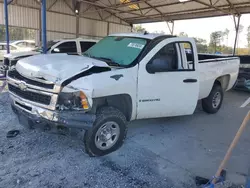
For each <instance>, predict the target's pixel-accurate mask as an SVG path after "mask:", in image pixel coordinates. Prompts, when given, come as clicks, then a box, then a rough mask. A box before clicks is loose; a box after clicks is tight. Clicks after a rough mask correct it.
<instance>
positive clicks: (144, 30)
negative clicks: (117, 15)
mask: <svg viewBox="0 0 250 188" xmlns="http://www.w3.org/2000/svg"><path fill="white" fill-rule="evenodd" d="M133 31H134V32H136V33H144V32H146V29H145V28H143V27H142V26H141V25H136V26H134V27H133Z"/></svg>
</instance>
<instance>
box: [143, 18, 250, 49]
mask: <svg viewBox="0 0 250 188" xmlns="http://www.w3.org/2000/svg"><path fill="white" fill-rule="evenodd" d="M249 20H250V14H245V15H242V17H241V21H240V24H241V25H242V26H243V27H244V28H243V31H242V33H240V35H239V40H238V46H239V47H242V48H243V47H246V46H247V40H246V34H247V28H248V26H250V21H249ZM141 26H142V27H143V28H145V29H146V30H147V31H148V32H150V33H152V32H155V31H164V32H165V33H167V34H169V33H170V32H169V30H168V27H167V24H166V23H165V22H157V23H148V24H141ZM155 28H157V30H156V29H155ZM225 29H229V31H230V32H229V37H228V41H225V43H228V46H233V44H234V38H235V28H234V21H233V17H232V16H223V17H214V18H202V19H192V20H183V21H175V26H174V35H178V34H179V33H180V32H185V33H187V34H188V36H189V37H199V38H203V39H205V40H207V43H209V40H210V33H212V32H214V31H225Z"/></svg>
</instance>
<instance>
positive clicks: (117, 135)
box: [84, 107, 127, 157]
mask: <svg viewBox="0 0 250 188" xmlns="http://www.w3.org/2000/svg"><path fill="white" fill-rule="evenodd" d="M126 123H127V121H126V117H125V116H124V115H123V113H122V112H120V111H119V110H118V109H116V108H113V107H104V108H101V109H100V110H99V111H98V112H97V115H96V120H95V122H94V124H93V127H92V128H91V129H89V130H87V131H86V132H85V135H84V145H85V150H86V152H87V153H88V154H89V155H90V156H92V157H93V156H103V155H107V154H109V153H111V152H113V151H115V150H117V149H118V148H120V147H121V146H122V144H123V142H124V140H125V137H126V134H127V126H126Z"/></svg>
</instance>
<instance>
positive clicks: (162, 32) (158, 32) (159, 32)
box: [154, 30, 165, 34]
mask: <svg viewBox="0 0 250 188" xmlns="http://www.w3.org/2000/svg"><path fill="white" fill-rule="evenodd" d="M154 33H157V34H165V32H164V31H162V30H161V31H154Z"/></svg>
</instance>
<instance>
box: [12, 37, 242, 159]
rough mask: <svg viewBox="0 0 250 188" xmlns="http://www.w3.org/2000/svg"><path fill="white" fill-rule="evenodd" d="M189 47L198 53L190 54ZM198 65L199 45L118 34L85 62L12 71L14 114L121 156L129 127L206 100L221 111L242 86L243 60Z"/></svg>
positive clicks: (48, 59)
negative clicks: (76, 131)
mask: <svg viewBox="0 0 250 188" xmlns="http://www.w3.org/2000/svg"><path fill="white" fill-rule="evenodd" d="M186 48H189V49H191V53H186V50H185V49H186ZM200 58H201V59H202V60H198V55H197V51H196V45H195V42H194V40H193V39H190V38H179V37H174V36H166V35H155V34H145V35H144V34H133V33H132V34H131V33H130V34H114V35H110V36H108V37H105V38H104V39H102V40H101V41H100V42H99V43H97V44H96V45H94V46H93V47H92V48H90V49H89V50H88V51H86V52H85V54H84V55H83V56H73V55H67V54H51V55H50V54H49V55H36V56H32V57H28V58H24V59H21V60H19V61H18V63H17V65H16V69H15V70H10V71H8V87H9V93H10V96H11V97H12V99H13V102H12V109H13V111H14V112H15V113H16V114H17V116H18V117H19V120H20V123H21V124H23V125H28V126H38V125H39V124H42V125H46V126H48V125H49V126H64V127H69V128H71V127H77V128H80V129H85V130H86V132H85V136H84V144H85V150H86V151H87V153H88V154H89V155H90V156H101V155H105V154H108V153H110V152H113V151H115V150H117V149H118V148H119V147H120V146H121V145H122V143H123V141H124V139H125V137H126V133H127V122H129V121H132V120H136V119H144V118H158V117H168V116H181V115H190V114H193V113H194V111H195V108H196V105H197V101H198V100H200V99H201V100H202V106H203V109H204V111H206V112H208V113H216V112H217V111H218V110H219V109H220V107H221V104H222V101H223V95H224V92H225V91H227V90H229V89H231V88H232V86H233V85H234V83H235V81H236V78H237V75H238V70H239V59H238V58H237V57H236V58H234V57H231V58H218V59H206V58H207V56H206V55H201V56H200Z"/></svg>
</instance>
